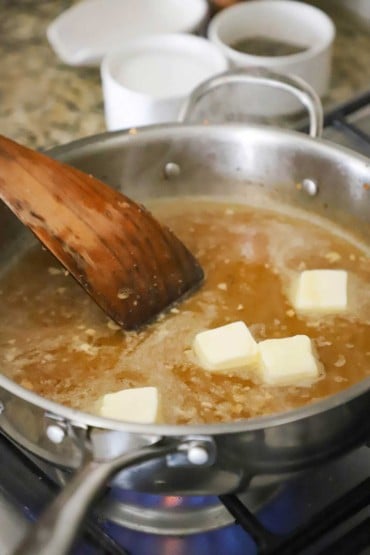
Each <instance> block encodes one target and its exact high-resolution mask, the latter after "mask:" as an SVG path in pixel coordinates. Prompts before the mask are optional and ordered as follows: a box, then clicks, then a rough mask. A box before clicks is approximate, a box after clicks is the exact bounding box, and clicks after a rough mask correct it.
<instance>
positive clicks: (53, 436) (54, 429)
mask: <svg viewBox="0 0 370 555" xmlns="http://www.w3.org/2000/svg"><path fill="white" fill-rule="evenodd" d="M46 435H47V436H48V438H49V439H50V441H51V442H53V443H62V441H63V439H64V436H65V431H64V430H63V428H60V426H56V425H54V424H52V425H50V426H48V427H47V428H46Z"/></svg>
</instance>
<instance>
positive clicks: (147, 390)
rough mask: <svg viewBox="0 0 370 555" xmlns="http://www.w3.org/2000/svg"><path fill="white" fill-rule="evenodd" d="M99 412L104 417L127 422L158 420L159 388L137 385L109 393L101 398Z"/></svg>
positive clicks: (146, 422) (151, 421)
mask: <svg viewBox="0 0 370 555" xmlns="http://www.w3.org/2000/svg"><path fill="white" fill-rule="evenodd" d="M98 412H99V415H100V416H103V417H104V418H114V419H115V420H123V421H125V422H141V423H145V424H148V423H153V422H156V421H157V419H158V414H159V395H158V390H157V388H156V387H137V388H132V389H122V390H121V391H117V392H116V393H108V394H107V395H104V396H103V397H102V399H101V400H100V402H99V410H98Z"/></svg>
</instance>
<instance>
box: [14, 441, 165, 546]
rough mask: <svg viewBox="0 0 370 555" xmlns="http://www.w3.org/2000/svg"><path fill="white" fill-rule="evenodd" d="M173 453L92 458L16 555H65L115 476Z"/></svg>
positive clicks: (160, 450)
mask: <svg viewBox="0 0 370 555" xmlns="http://www.w3.org/2000/svg"><path fill="white" fill-rule="evenodd" d="M174 451H176V447H174V446H173V445H172V446H165V447H157V446H155V445H152V446H150V447H144V448H142V449H139V450H138V451H134V452H131V453H126V454H124V455H121V456H119V457H116V458H115V459H112V460H109V461H104V462H97V461H94V460H92V459H91V458H90V459H89V460H87V461H86V462H85V463H84V465H83V466H82V467H81V468H80V469H79V470H78V471H77V472H76V473H75V474H74V475H73V476H72V478H71V479H70V481H69V482H68V483H67V485H66V486H65V487H64V488H63V489H62V490H61V492H60V494H59V495H58V496H57V497H56V498H55V500H54V501H53V502H52V503H51V505H50V506H49V507H48V508H47V509H46V510H45V512H44V513H43V514H42V515H41V517H40V518H39V520H38V521H37V522H36V523H35V524H34V525H33V527H32V529H31V531H30V533H29V534H27V535H26V537H25V538H24V540H23V541H22V542H21V543H20V545H19V546H18V547H17V548H16V550H15V551H14V555H66V554H67V553H68V552H69V550H70V548H71V546H72V545H73V542H74V540H75V538H76V535H77V533H78V530H79V528H80V525H81V523H82V521H83V518H84V516H85V515H86V513H87V511H88V509H89V507H90V504H91V503H92V501H93V500H94V498H95V497H96V496H97V494H98V493H99V492H100V490H101V488H102V487H103V486H104V484H105V483H106V482H107V480H108V479H109V478H110V477H111V476H112V475H113V474H114V473H115V472H117V471H118V470H124V469H125V468H128V467H130V466H133V465H135V464H140V463H142V462H145V461H147V460H150V459H153V458H155V457H158V456H162V455H167V454H170V453H173V452H174Z"/></svg>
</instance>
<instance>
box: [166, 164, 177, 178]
mask: <svg viewBox="0 0 370 555" xmlns="http://www.w3.org/2000/svg"><path fill="white" fill-rule="evenodd" d="M180 173H181V168H180V166H179V165H178V164H176V163H175V162H167V164H166V165H165V167H164V175H165V177H166V178H167V179H171V177H177V176H178V175H180Z"/></svg>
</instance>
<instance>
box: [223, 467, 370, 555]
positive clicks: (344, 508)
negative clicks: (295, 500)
mask: <svg viewBox="0 0 370 555" xmlns="http://www.w3.org/2000/svg"><path fill="white" fill-rule="evenodd" d="M220 500H221V502H222V503H223V504H224V505H225V507H226V508H227V509H228V510H229V511H230V513H231V514H232V515H233V517H234V518H235V521H236V523H237V524H239V525H240V526H241V527H242V528H243V529H244V530H245V531H246V532H248V534H250V535H251V536H252V538H253V539H254V541H255V543H256V545H257V547H258V554H259V555H300V554H301V553H303V552H304V551H305V550H306V549H307V548H308V547H310V548H312V547H314V545H315V543H316V542H317V541H318V540H320V542H321V541H322V539H323V538H324V536H325V535H328V534H329V533H330V532H331V531H333V530H335V529H336V528H337V527H338V526H339V525H343V524H345V523H346V522H347V521H348V520H349V519H352V518H353V517H355V516H356V515H358V514H359V513H360V512H361V511H362V510H363V509H365V508H366V507H369V506H370V478H367V479H366V480H364V481H363V482H361V483H360V484H359V485H358V486H356V487H355V488H353V489H351V490H350V491H348V492H347V493H345V494H344V495H343V496H341V497H340V498H338V499H337V500H336V501H334V502H333V503H330V504H329V505H328V506H327V507H325V508H324V509H323V510H321V511H319V512H318V513H316V514H315V515H314V516H313V517H311V518H310V519H308V520H307V521H306V522H305V524H303V525H301V526H299V527H298V528H296V529H295V530H294V531H293V532H292V533H291V534H289V535H287V536H285V537H282V536H279V535H277V534H273V533H272V532H270V531H269V530H268V529H267V528H265V527H264V526H263V525H262V524H261V523H260V522H259V520H258V519H257V518H256V517H255V516H254V515H253V514H252V513H251V512H250V511H249V510H248V509H247V508H246V507H245V506H244V505H243V503H241V501H240V500H239V499H238V497H237V496H236V495H221V496H220ZM369 545H370V518H365V519H364V520H363V521H362V522H360V524H357V525H356V526H355V527H353V528H352V529H351V530H350V531H349V532H347V533H345V534H343V536H341V537H340V538H339V539H336V540H335V541H332V543H331V544H329V545H327V546H326V547H325V548H324V550H321V551H315V553H316V555H348V553H351V554H352V555H358V554H360V553H361V552H362V550H363V549H365V548H367V547H369Z"/></svg>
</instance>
